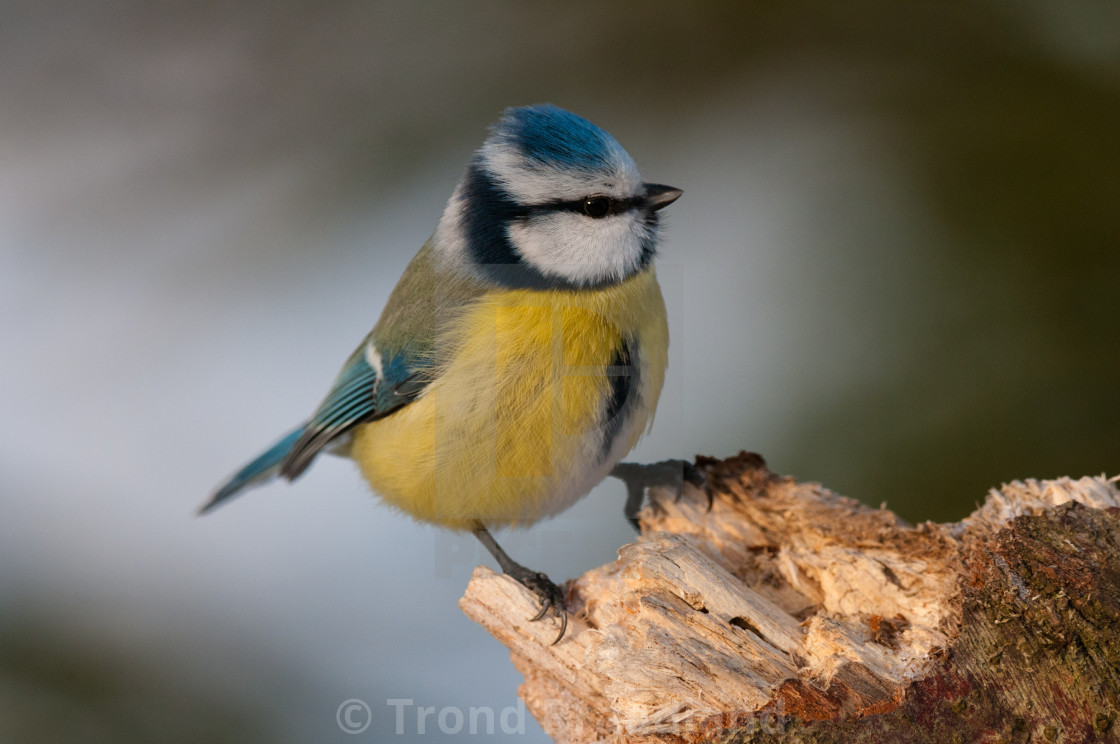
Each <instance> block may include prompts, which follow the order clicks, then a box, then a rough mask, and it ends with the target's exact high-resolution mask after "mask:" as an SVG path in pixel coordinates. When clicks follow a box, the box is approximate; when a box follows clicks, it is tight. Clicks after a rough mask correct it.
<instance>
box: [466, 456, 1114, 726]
mask: <svg viewBox="0 0 1120 744" xmlns="http://www.w3.org/2000/svg"><path fill="white" fill-rule="evenodd" d="M698 466H699V467H700V468H701V469H702V470H703V471H704V472H705V474H706V476H707V480H708V488H709V490H710V492H711V494H712V495H713V496H714V501H713V504H712V507H711V509H710V511H709V509H708V498H707V495H706V494H704V493H703V492H702V491H700V490H698V489H696V488H694V487H692V486H686V488H685V491H684V493H683V494H681V495H680V497H679V498H678V497H677V494H674V493H670V492H667V491H664V490H659V491H654V492H653V493H651V496H650V504H649V506H647V507H646V508H645V509H644V510H643V511H642V513H641V522H642V534H641V535H640V536H639V537H638V539H637V540H636V541H635V542H633V543H631V544H629V545H625V546H623V547H622V548H621V549H620V550H619V558H618V560H617V561H615V562H613V563H611V564H608V565H605V566H601V567H599V568H597V569H594V570H592V571H589V572H587V573H586V574H584V575H583V576H581V577H579V578H578V579H575V580H574V581H572V582H570V583H569V585H568V587H567V590H568V609H569V611H570V613H571V620H570V623H569V629H568V633H567V635H566V636H565V638H564V640H563V641H561V642H560V643H559V644H557V645H556V646H550V645H549V644H550V643H551V642H552V640H553V638H555V635H556V628H555V627H554V626H553V625H552V624H550V623H549V622H536V623H530V622H527V621H526V620H527V618H529V617H532V616H533V615H534V614H535V613H536V609H537V607H536V600H535V598H534V597H533V596H532V595H531V594H530V593H529V592H528V591H527V590H525V589H524V588H522V587H521V586H520V585H519V584H517V583H516V582H514V581H513V580H512V579H509V578H508V577H505V576H501V575H498V574H495V573H494V572H492V571H490V570H489V569H486V568H483V567H479V568H477V569H475V572H474V576H473V577H472V579H471V583H470V586H469V587H468V588H467V591H466V594H465V595H464V596H463V598H462V600H461V601H460V606H461V607H462V609H463V611H464V612H466V613H467V615H469V616H470V617H471V618H472V619H474V620H475V621H476V622H479V623H481V624H482V625H483V626H484V627H485V628H486V629H487V630H488V631H489V632H490V633H491V635H493V636H494V637H495V638H497V639H498V640H499V641H501V642H502V643H503V644H504V645H506V646H507V647H508V648H509V649H510V652H511V656H512V659H513V663H514V665H515V666H516V667H517V668H518V669H519V670H520V671H521V672H522V673H523V674H524V675H525V682H524V684H523V685H522V686H521V688H520V694H521V696H522V697H523V698H524V700H525V703H526V705H527V706H528V708H529V710H530V711H531V712H532V713H533V715H534V716H535V717H536V718H537V720H538V721H540V723H541V725H542V726H543V727H544V729H545V730H546V731H547V732H548V733H549V734H550V735H551V736H552V737H553V738H554V739H555V740H556V741H558V742H593V741H605V742H607V741H609V742H630V743H634V744H637V743H638V742H667V743H668V742H697V741H721V742H775V743H777V742H793V741H797V742H845V743H847V742H930V743H931V744H933V743H935V742H936V743H938V744H942V743H945V742H973V741H977V742H979V741H984V742H997V741H998V742H1026V741H1032V742H1103V741H1113V740H1116V738H1115V737H1116V735H1117V731H1116V730H1115V729H1114V719H1115V717H1116V711H1117V709H1118V707H1120V634H1118V633H1117V628H1120V625H1118V623H1120V510H1118V509H1117V506H1118V505H1120V491H1118V490H1117V488H1116V486H1115V484H1114V483H1113V482H1112V481H1110V480H1107V479H1104V478H1082V479H1080V480H1072V479H1068V478H1066V479H1060V480H1055V481H1033V480H1029V481H1026V482H1023V483H1021V482H1018V481H1016V482H1014V483H1012V484H1010V485H1005V486H1003V487H1002V488H1001V489H999V490H992V491H991V492H990V493H989V495H988V499H987V502H986V503H985V504H984V506H982V507H981V508H979V509H978V510H977V511H976V512H974V513H973V514H972V515H971V516H970V517H968V518H967V519H965V520H964V521H963V522H960V523H957V524H944V525H942V524H932V523H926V524H920V525H917V526H911V525H909V524H906V523H905V522H903V521H902V520H901V519H899V518H898V517H896V516H895V515H894V514H892V513H891V512H889V511H887V510H885V509H871V508H869V507H867V506H864V505H862V504H860V503H858V502H856V501H853V500H851V499H847V498H843V497H841V496H837V495H836V494H833V493H831V492H830V491H828V490H827V489H825V488H823V487H821V486H820V485H818V484H813V483H796V482H794V481H793V480H792V479H789V478H783V477H780V476H776V475H774V474H773V473H771V472H770V471H769V470H767V469H766V467H765V464H764V463H763V462H762V459H761V458H759V457H758V456H757V455H751V454H748V453H742V454H740V455H739V456H738V457H734V458H730V459H728V460H724V461H716V460H711V459H707V458H701V459H700V460H699V461H698Z"/></svg>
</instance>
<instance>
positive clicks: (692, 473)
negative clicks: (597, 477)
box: [611, 460, 712, 532]
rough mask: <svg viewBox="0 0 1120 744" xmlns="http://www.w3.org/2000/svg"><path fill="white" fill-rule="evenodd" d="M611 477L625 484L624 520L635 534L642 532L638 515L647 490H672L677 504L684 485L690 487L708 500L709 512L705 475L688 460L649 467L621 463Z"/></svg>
mask: <svg viewBox="0 0 1120 744" xmlns="http://www.w3.org/2000/svg"><path fill="white" fill-rule="evenodd" d="M611 475H612V476H614V477H615V478H618V479H619V480H621V481H622V482H623V483H625V484H626V491H627V497H626V507H625V514H626V519H628V520H629V521H630V524H632V525H633V526H634V529H635V530H637V531H638V532H641V531H642V527H641V523H640V522H639V520H638V512H639V511H641V509H642V503H643V502H644V501H645V494H646V490H647V489H649V488H654V487H658V486H660V487H664V488H672V489H674V490H675V491H676V493H677V500H678V501H679V500H680V498H681V495H682V494H683V493H684V484H685V483H691V484H692V485H694V486H696V487H697V488H701V489H703V490H704V493H705V494H707V496H708V509H709V510H711V508H712V492H711V490H710V489H709V488H708V487H707V485H708V479H707V477H706V476H705V475H704V471H703V470H701V469H700V468H698V467H696V466H695V465H693V464H692V463H691V462H689V461H688V460H663V461H661V462H654V463H650V464H648V465H643V464H641V463H636V462H620V463H619V464H618V465H615V467H614V470H612V471H611Z"/></svg>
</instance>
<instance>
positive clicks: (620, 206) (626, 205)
mask: <svg viewBox="0 0 1120 744" xmlns="http://www.w3.org/2000/svg"><path fill="white" fill-rule="evenodd" d="M592 199H606V201H607V211H606V212H605V213H604V214H602V215H600V216H599V217H593V218H592V219H602V218H603V217H609V216H611V215H615V214H623V213H625V212H629V211H630V210H632V209H640V208H642V207H643V206H644V205H645V199H644V198H642V197H638V196H634V197H630V198H628V199H614V198H611V197H609V196H604V195H602V194H590V195H588V196H585V197H583V198H582V199H575V200H573V201H552V202H542V203H540V204H527V205H525V206H524V207H522V209H523V211H524V214H523V215H521V216H524V217H533V216H536V215H541V214H547V213H549V212H576V213H577V214H584V215H585V214H587V213H586V210H585V205H586V204H587V202H588V201H589V200H592Z"/></svg>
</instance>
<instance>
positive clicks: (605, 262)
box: [509, 212, 646, 282]
mask: <svg viewBox="0 0 1120 744" xmlns="http://www.w3.org/2000/svg"><path fill="white" fill-rule="evenodd" d="M645 231H646V229H645V226H644V225H641V224H637V223H636V220H635V218H634V216H633V215H632V214H620V215H616V216H613V217H607V218H605V219H601V220H593V219H588V218H587V217H585V216H584V215H581V214H577V213H575V212H556V213H552V214H547V215H542V216H539V217H531V218H529V219H526V220H521V221H519V222H515V223H513V224H511V225H510V227H509V237H510V241H511V242H512V243H513V246H514V248H515V249H516V250H517V252H518V253H519V254H520V255H521V257H522V258H523V259H525V261H526V262H527V263H529V264H530V265H532V266H533V267H534V268H536V269H537V270H538V271H540V272H541V273H542V274H544V275H546V276H554V277H559V278H563V279H567V280H570V281H575V282H601V281H618V280H621V279H623V278H625V277H626V276H629V275H630V274H631V273H632V272H633V271H634V270H635V269H637V268H638V267H639V266H640V264H641V260H642V238H643V237H644V233H645Z"/></svg>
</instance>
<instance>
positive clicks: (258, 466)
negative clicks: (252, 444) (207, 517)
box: [198, 425, 304, 515]
mask: <svg viewBox="0 0 1120 744" xmlns="http://www.w3.org/2000/svg"><path fill="white" fill-rule="evenodd" d="M303 429H304V426H303V425H301V426H299V427H298V428H297V429H296V430H295V431H293V432H290V433H289V434H287V435H286V436H285V437H284V438H283V439H281V440H280V441H279V442H277V443H276V444H274V445H272V446H271V447H269V448H268V449H267V450H266V451H265V452H263V453H262V454H261V455H259V456H258V457H257V458H256V459H255V460H253V461H252V462H250V463H249V464H248V465H246V466H245V467H243V468H241V470H238V471H237V473H236V474H235V475H234V476H233V477H232V478H230V479H229V480H227V481H226V482H225V483H223V484H222V485H221V487H220V488H218V490H216V491H215V492H214V495H213V496H211V497H210V500H209V501H207V502H206V503H205V504H204V505H203V506H202V508H201V509H199V510H198V513H199V514H200V515H201V514H205V513H206V512H208V511H210V510H211V509H213V508H214V507H216V506H217V505H218V504H220V503H222V502H223V501H225V500H226V499H228V498H231V497H232V496H235V495H237V493H238V492H239V491H241V490H243V489H245V488H249V487H250V486H259V485H261V484H263V483H266V482H267V481H269V480H272V478H274V477H276V475H277V473H278V472H279V470H280V464H281V463H283V462H284V458H286V457H287V456H288V453H289V452H291V450H292V446H293V445H294V444H295V443H296V440H298V439H299V438H300V436H302V435H303Z"/></svg>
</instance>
